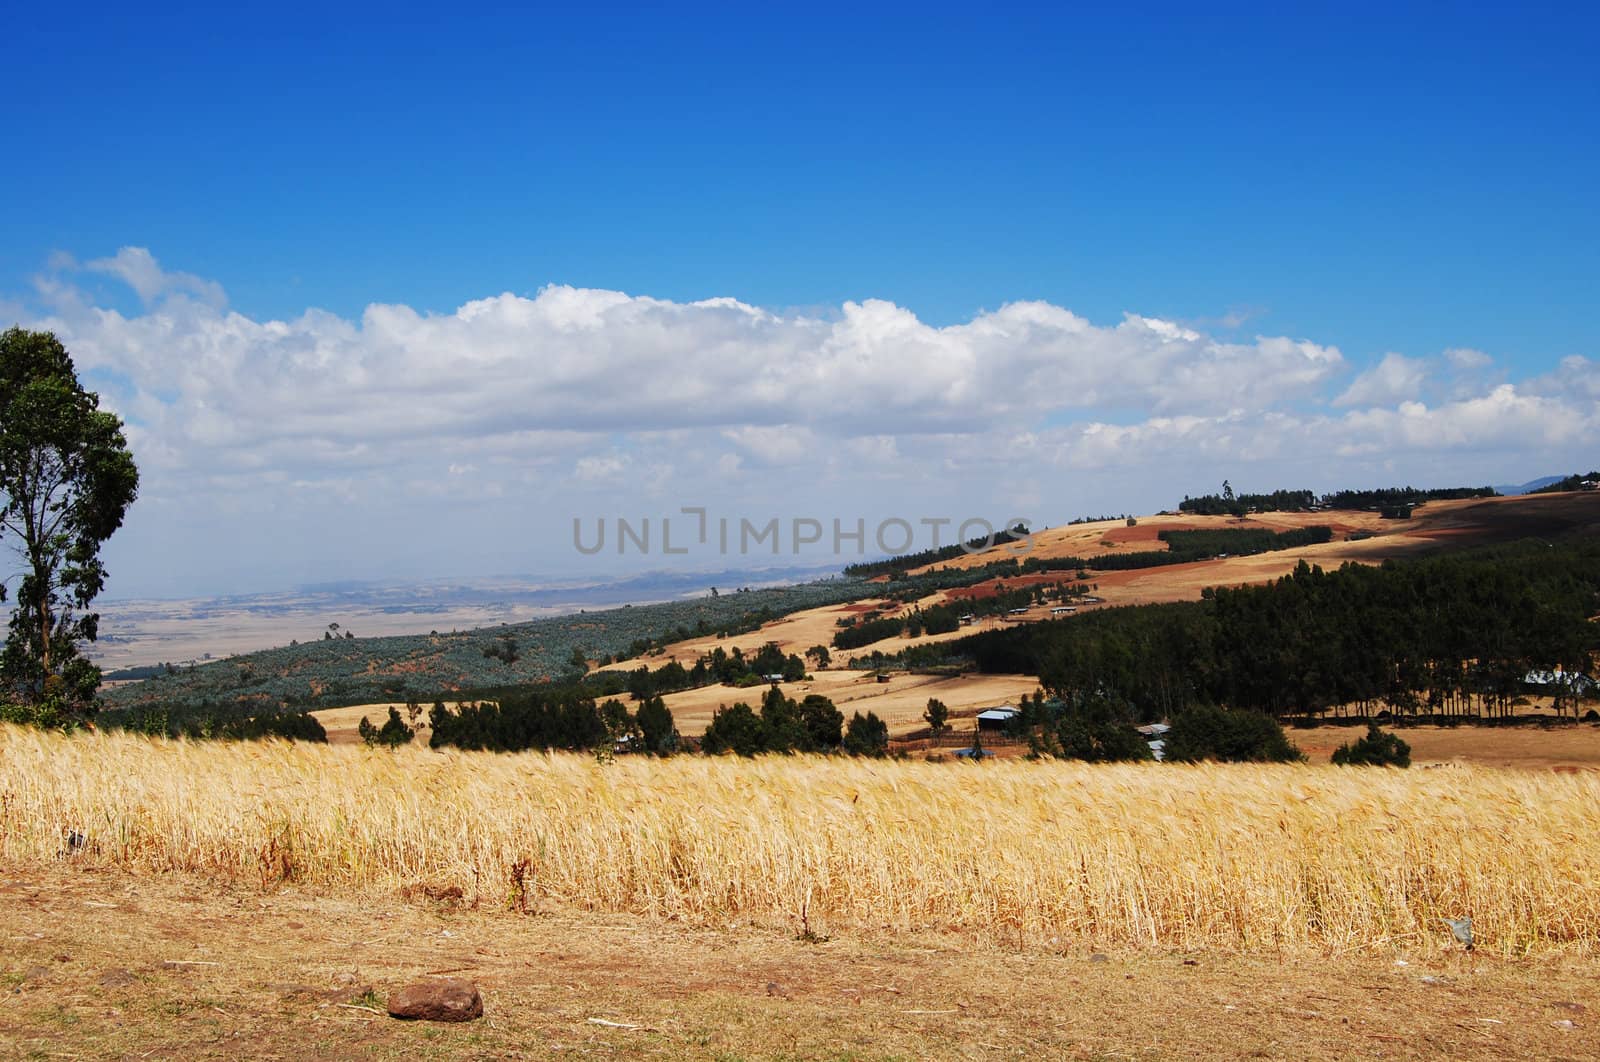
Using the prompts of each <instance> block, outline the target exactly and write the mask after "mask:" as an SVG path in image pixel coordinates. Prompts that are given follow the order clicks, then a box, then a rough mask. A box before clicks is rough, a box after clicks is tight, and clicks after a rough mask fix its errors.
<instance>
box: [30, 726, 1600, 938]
mask: <svg viewBox="0 0 1600 1062" xmlns="http://www.w3.org/2000/svg"><path fill="white" fill-rule="evenodd" d="M1597 826H1600V777H1597V776H1595V775H1594V774H1592V773H1583V774H1578V775H1558V774H1548V775H1535V774H1523V773H1510V772H1495V771H1490V770H1478V769H1473V768H1452V769H1446V770H1437V771H1412V772H1384V771H1359V772H1358V771H1341V770H1338V769H1333V768H1319V767H1305V766H1301V767H1236V768H1227V767H1176V766H1128V767H1109V768H1094V767H1086V766H1079V765H1071V764H1059V763H1049V764H1034V763H1025V762H1023V763H1009V764H999V763H996V764H986V765H984V766H982V767H974V766H970V765H941V764H929V763H895V762H859V761H848V760H837V759H832V760H829V759H813V758H793V759H767V760H762V761H756V762H750V761H738V760H731V759H701V758H688V757H685V758H679V759H674V760H669V761H665V762H661V761H648V760H642V759H624V760H619V761H617V762H615V763H610V764H603V763H599V762H596V761H595V760H593V759H586V758H582V757H576V756H543V755H502V756H495V755H488V754H468V753H454V752H451V753H439V752H430V751H427V750H423V749H402V750H400V751H399V752H397V753H388V752H381V751H374V750H367V749H364V748H352V747H343V748H323V747H311V746H294V745H288V744H278V743H266V744H231V745H230V744H191V743H185V742H171V741H161V740H151V739H145V738H140V737H135V736H130V735H103V736H101V735H85V736H77V737H63V736H61V735H57V734H49V733H37V732H32V731H24V730H18V729H14V728H5V729H0V859H3V861H4V863H5V864H7V865H14V866H26V865H42V864H48V863H53V862H55V861H57V860H60V859H63V858H68V859H73V860H77V861H81V862H83V863H84V864H86V865H91V866H92V865H115V866H118V867H122V868H125V869H127V870H129V871H132V872H134V873H144V872H167V871H180V872H187V873H197V874H201V875H205V876H208V877H210V878H212V879H216V880H221V881H225V882H231V883H239V884H247V885H251V886H263V885H267V886H270V885H274V884H276V883H278V882H281V881H294V882H300V883H305V884H309V885H313V886H317V887H326V888H331V889H335V890H348V891H351V892H362V891H367V890H372V889H374V888H378V889H402V888H406V887H414V886H419V885H426V886H431V887H433V888H435V889H445V888H448V887H450V886H456V887H458V888H460V889H461V890H462V892H463V893H464V895H465V897H466V898H467V899H468V900H469V901H472V902H481V903H484V904H491V905H510V906H521V905H523V904H527V905H532V906H537V907H548V908H550V909H560V908H566V909H576V910H591V911H616V912H635V913H642V914H647V915H652V916H658V917H665V918H671V919H682V920H687V921H690V922H694V923H698V924H711V923H713V922H715V921H717V920H721V919H726V918H729V917H733V916H739V917H744V918H747V919H750V920H752V921H756V922H759V923H762V924H767V925H792V924H794V922H795V920H796V919H797V918H798V916H799V914H800V912H801V911H802V910H805V911H806V912H807V913H808V917H809V918H810V919H811V921H812V924H813V925H815V926H821V927H824V929H825V930H827V929H833V930H835V931H837V930H841V929H851V928H862V929H870V930H874V931H876V930H882V929H887V930H890V931H895V932H916V931H923V930H939V931H956V932H967V933H972V934H975V935H977V936H980V937H984V938H990V939H994V940H999V941H1004V942H1008V943H1014V944H1017V945H1020V946H1028V945H1029V943H1030V942H1041V941H1047V940H1069V941H1080V942H1085V943H1089V944H1094V945H1096V946H1105V947H1127V948H1156V949H1172V948H1183V949H1191V948H1223V949H1229V950H1240V951H1285V950H1287V951H1293V950H1296V949H1335V950H1343V949H1361V948H1371V947H1378V948H1388V947H1409V948H1418V947H1422V948H1429V947H1441V946H1443V942H1442V941H1441V939H1440V938H1441V931H1440V928H1439V925H1438V921H1437V919H1438V918H1440V917H1441V916H1444V915H1460V914H1470V915H1471V916H1472V917H1473V919H1474V921H1475V924H1476V925H1477V928H1478V934H1479V938H1480V942H1481V943H1480V946H1481V947H1482V948H1484V949H1485V950H1489V951H1494V952H1499V953H1502V954H1518V953H1526V952H1538V951H1550V950H1566V951H1576V952H1582V953H1588V952H1592V951H1594V950H1595V949H1596V945H1597V944H1600V848H1597V847H1596V846H1595V845H1594V844H1593V843H1592V839H1593V837H1594V836H1595V832H1596V827H1597ZM69 830H78V831H80V832H82V833H83V834H85V835H86V836H87V844H86V845H85V846H84V847H83V848H82V849H81V850H80V851H79V852H78V853H77V854H74V853H73V852H72V850H71V849H70V847H69V846H68V845H67V843H66V841H65V838H66V836H67V831H69ZM524 860H526V861H527V864H526V865H527V870H526V873H525V874H524V876H523V877H522V878H521V879H520V884H519V880H518V878H517V874H516V871H515V869H514V868H515V867H516V866H517V864H518V863H519V862H522V861H524Z"/></svg>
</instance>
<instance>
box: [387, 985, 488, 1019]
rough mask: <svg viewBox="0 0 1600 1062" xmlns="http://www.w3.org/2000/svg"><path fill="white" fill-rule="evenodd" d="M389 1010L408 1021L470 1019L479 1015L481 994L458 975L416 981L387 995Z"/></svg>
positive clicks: (395, 1015)
mask: <svg viewBox="0 0 1600 1062" xmlns="http://www.w3.org/2000/svg"><path fill="white" fill-rule="evenodd" d="M389 1013H390V1014H391V1015H392V1016H393V1017H396V1018H406V1019H408V1020H412V1021H471V1020H473V1019H474V1018H481V1017H483V997H482V996H481V995H479V994H478V986H477V985H475V984H473V983H472V982H471V981H465V980H462V979H461V978H459V977H441V978H437V979H434V980H428V981H417V982H415V983H413V984H409V985H406V986H405V987H404V988H402V989H400V990H399V991H398V992H396V993H394V994H393V995H391V996H390V997H389Z"/></svg>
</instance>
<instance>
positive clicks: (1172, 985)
mask: <svg viewBox="0 0 1600 1062" xmlns="http://www.w3.org/2000/svg"><path fill="white" fill-rule="evenodd" d="M0 901H3V902H0V934H3V936H4V939H5V940H6V948H5V951H4V954H3V958H0V1053H3V1054H4V1055H5V1056H6V1057H18V1058H48V1057H70V1058H229V1059H233V1058H266V1059H271V1058H290V1059H296V1060H302V1059H344V1058H378V1059H404V1060H407V1062H412V1060H418V1059H434V1058H440V1059H443V1058H571V1057H580V1058H587V1057H600V1058H615V1057H618V1056H621V1057H628V1058H635V1057H638V1058H706V1059H713V1058H714V1059H746V1058H748V1059H756V1058H774V1059H778V1058H782V1059H801V1058H851V1059H879V1058H884V1059H887V1058H907V1059H909V1058H918V1059H920V1058H976V1059H988V1058H996V1059H998V1058H1081V1059H1123V1058H1140V1059H1146V1058H1149V1059H1168V1058H1170V1059H1186V1058H1241V1057H1262V1058H1292V1059H1344V1058H1380V1057H1381V1058H1414V1059H1435V1058H1453V1059H1501V1058H1541V1059H1577V1058H1593V1057H1594V1035H1595V1030H1594V1023H1595V1022H1596V1021H1597V1020H1600V990H1597V989H1596V983H1597V981H1596V975H1597V974H1600V961H1597V960H1596V959H1594V958H1586V957H1581V956H1576V955H1572V956H1556V957H1553V958H1545V959H1539V960H1526V959H1524V960H1517V959H1513V960H1505V959H1496V958H1493V957H1488V956H1477V957H1475V956H1470V955H1466V954H1463V953H1461V952H1458V951H1453V950H1450V949H1448V948H1445V947H1441V948H1438V949H1436V950H1433V951H1431V952H1430V953H1428V954H1425V955H1419V954H1397V953H1393V952H1381V953H1354V954H1331V955H1300V956H1293V955H1285V956H1260V955H1255V956H1245V955H1232V954H1223V953H1200V954H1193V955H1186V954H1169V953H1154V952H1132V953H1113V954H1108V955H1103V956H1099V957H1098V958H1097V957H1094V956H1091V954H1090V953H1089V952H1088V951H1087V950H1086V949H1085V948H1082V947H1080V946H1076V945H1074V944H1072V943H1070V942H1061V941H1051V940H1021V941H1018V942H1017V943H1016V946H1015V947H1004V948H1001V947H994V946H980V945H976V944H974V943H972V942H970V941H966V940H962V939H959V938H955V937H942V936H929V935H926V934H923V935H918V936H916V937H896V936H889V935H884V936H861V937H844V938H835V939H832V940H825V941H824V940H822V939H821V938H822V937H823V936H825V927H822V928H823V931H822V932H818V928H819V927H812V928H813V937H812V941H811V942H807V941H806V940H802V939H797V935H798V933H799V927H798V926H754V925H749V924H732V925H729V926H726V927H719V928H716V929H691V928H685V927H682V926H678V925H675V924H672V923H668V922H659V921H652V920H648V919H643V918H634V917H628V916H615V915H607V916H600V915H592V914H586V913H583V912H575V911H538V912H534V913H528V914H521V913H513V912H507V911H488V910H473V909H471V908H470V902H471V900H470V897H465V898H463V900H462V901H450V902H445V903H439V902H431V901H428V900H426V899H422V898H417V899H414V900H407V899H403V898H401V897H399V896H394V895H372V896H366V897H355V898H351V897H341V896H330V895H322V894H318V893H315V892H311V891H306V890H300V889H297V888H294V887H288V888H283V889H279V890H276V891H269V892H257V891H254V890H241V891H230V890H227V889H219V888H218V887H216V886H214V885H212V884H209V883H207V882H204V881H200V880H196V879H190V878H184V877H180V876H176V875H172V876H163V877H146V878H138V877H131V876H126V875H123V874H119V873H114V872H102V873H88V872H84V871H80V870H78V869H76V868H72V867H47V868H38V867H27V868H18V867H4V868H0ZM463 904H465V905H467V906H463ZM434 976H452V977H463V978H467V979H469V980H471V981H473V982H475V983H476V984H477V985H478V986H479V988H480V989H481V991H482V993H483V997H484V1011H485V1013H484V1017H483V1018H482V1019H480V1020H478V1021H475V1022H471V1023H468V1024H462V1025H438V1024H428V1023H414V1022H401V1021H397V1020H394V1019H391V1018H389V1017H387V1016H386V1014H385V1013H384V1009H385V1001H386V999H387V997H388V995H389V993H390V992H392V991H394V990H396V989H398V988H399V987H401V986H402V985H404V984H407V983H409V982H411V981H414V980H417V979H423V978H428V977H434Z"/></svg>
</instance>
